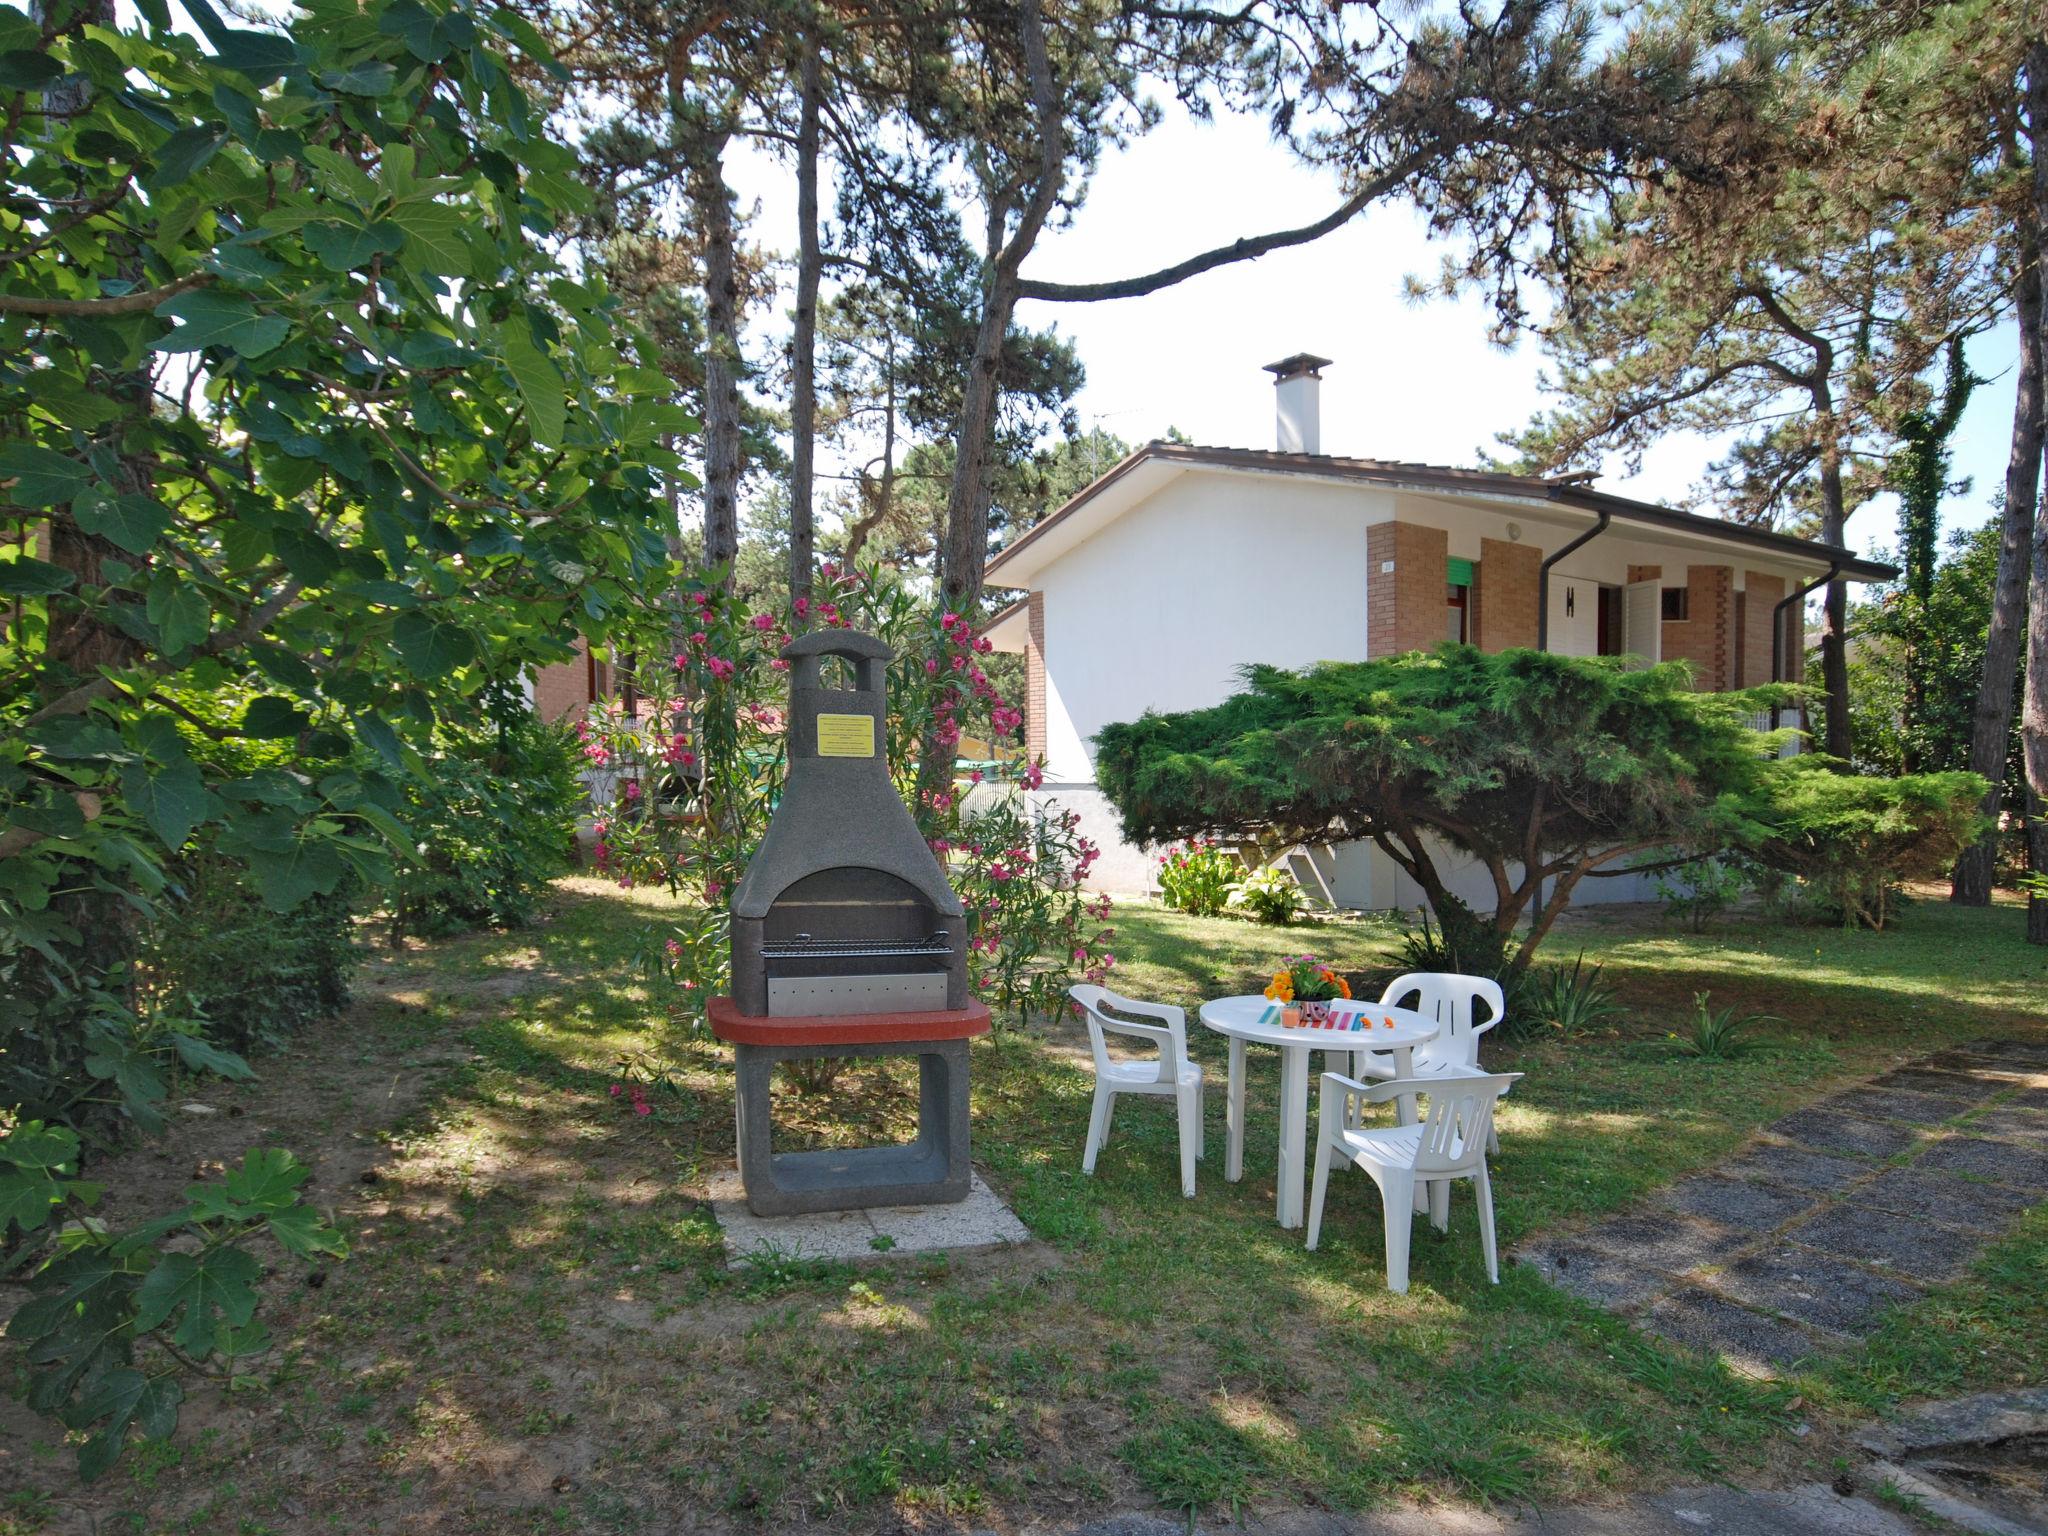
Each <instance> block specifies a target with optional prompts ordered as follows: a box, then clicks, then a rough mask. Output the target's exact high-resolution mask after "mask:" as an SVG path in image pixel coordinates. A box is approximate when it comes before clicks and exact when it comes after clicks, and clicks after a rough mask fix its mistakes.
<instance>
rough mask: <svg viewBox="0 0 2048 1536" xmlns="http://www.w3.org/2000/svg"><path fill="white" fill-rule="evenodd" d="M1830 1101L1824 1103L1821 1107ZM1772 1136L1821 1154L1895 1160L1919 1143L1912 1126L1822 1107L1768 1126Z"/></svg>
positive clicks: (1918, 1134) (1830, 1101) (1917, 1133)
mask: <svg viewBox="0 0 2048 1536" xmlns="http://www.w3.org/2000/svg"><path fill="white" fill-rule="evenodd" d="M1832 1102H1833V1101H1832V1100H1827V1101H1823V1103H1824V1104H1827V1103H1832ZM1770 1130H1771V1132H1772V1133H1773V1134H1774V1135H1778V1136H1782V1137H1784V1138H1785V1139H1786V1140H1787V1141H1789V1142H1793V1143H1795V1144H1797V1145H1799V1146H1802V1147H1814V1148H1818V1149H1819V1150H1820V1151H1823V1152H1848V1153H1851V1154H1853V1155H1855V1156H1857V1157H1896V1156H1897V1155H1898V1154H1899V1153H1901V1152H1904V1151H1905V1150H1906V1149H1907V1148H1909V1147H1911V1146H1912V1145H1914V1143H1916V1142H1917V1141H1919V1139H1920V1132H1919V1131H1917V1130H1915V1129H1914V1128H1913V1127H1911V1126H1906V1125H1894V1124H1892V1123H1891V1122H1890V1121H1886V1120H1864V1119H1860V1118H1858V1117H1857V1116H1855V1115H1848V1114H1842V1113H1839V1112H1837V1111H1834V1110H1831V1109H1828V1108H1825V1107H1822V1108H1817V1109H1803V1110H1801V1111H1800V1112H1799V1113H1798V1114H1796V1115H1787V1116H1786V1117H1785V1118H1784V1119H1782V1120H1780V1121H1778V1122H1777V1123H1776V1124H1775V1125H1773V1126H1771V1127H1770Z"/></svg>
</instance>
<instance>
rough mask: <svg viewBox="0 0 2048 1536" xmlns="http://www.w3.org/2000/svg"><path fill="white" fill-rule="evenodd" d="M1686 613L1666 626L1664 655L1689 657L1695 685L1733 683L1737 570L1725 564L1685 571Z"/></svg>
mask: <svg viewBox="0 0 2048 1536" xmlns="http://www.w3.org/2000/svg"><path fill="white" fill-rule="evenodd" d="M1685 586H1686V616H1685V617H1684V618H1683V619H1674V620H1671V621H1670V622H1668V623H1666V624H1665V626H1664V659H1665V660H1666V661H1689V662H1691V663H1692V669H1693V686H1694V687H1695V688H1699V689H1702V690H1705V691H1709V692H1712V691H1718V690H1720V689H1724V688H1727V687H1730V686H1731V685H1732V683H1733V680H1734V676H1735V572H1734V570H1733V569H1732V568H1730V567H1729V566H1725V565H1690V566H1687V567H1686V571H1685Z"/></svg>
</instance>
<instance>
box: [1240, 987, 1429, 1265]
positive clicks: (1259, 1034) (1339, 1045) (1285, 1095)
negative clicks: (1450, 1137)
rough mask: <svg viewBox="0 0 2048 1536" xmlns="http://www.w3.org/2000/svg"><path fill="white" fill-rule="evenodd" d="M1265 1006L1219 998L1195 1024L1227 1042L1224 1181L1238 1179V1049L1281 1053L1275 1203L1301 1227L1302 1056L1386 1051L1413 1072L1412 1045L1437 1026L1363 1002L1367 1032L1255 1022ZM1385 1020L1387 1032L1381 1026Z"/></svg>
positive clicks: (1344, 1068)
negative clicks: (1227, 1130)
mask: <svg viewBox="0 0 2048 1536" xmlns="http://www.w3.org/2000/svg"><path fill="white" fill-rule="evenodd" d="M1272 1006H1273V1005H1272V1002H1271V1000H1270V999H1268V998H1264V997H1259V996H1247V997H1219V998H1217V999H1216V1000H1215V1001H1213V1002H1207V1003H1204V1004H1202V1010H1201V1019H1202V1023H1203V1024H1204V1025H1205V1026H1207V1027H1208V1028H1210V1029H1213V1030H1215V1031H1216V1033H1217V1034H1219V1035H1226V1036H1228V1037H1229V1039H1230V1098H1229V1100H1228V1105H1229V1121H1228V1123H1229V1127H1230V1150H1229V1155H1228V1159H1227V1161H1226V1162H1225V1164H1224V1168H1223V1176H1224V1177H1225V1178H1226V1179H1228V1180H1230V1182H1231V1183H1233V1184H1235V1183H1236V1182H1237V1181H1238V1180H1239V1179H1241V1178H1243V1177H1244V1048H1245V1047H1246V1046H1247V1045H1273V1046H1278V1047H1279V1048H1280V1168H1279V1174H1278V1177H1276V1178H1275V1180H1274V1186H1275V1190H1276V1193H1275V1197H1274V1204H1275V1206H1276V1208H1277V1211H1278V1215H1279V1219H1280V1225H1281V1226H1283V1227H1298V1226H1300V1225H1301V1222H1302V1205H1303V1191H1304V1188H1305V1186H1306V1183H1307V1179H1308V1058H1309V1053H1310V1052H1311V1051H1322V1052H1323V1053H1324V1054H1325V1055H1326V1056H1333V1055H1341V1056H1344V1057H1346V1058H1349V1057H1350V1056H1352V1055H1354V1054H1359V1053H1363V1052H1366V1051H1386V1052H1389V1053H1390V1054H1391V1055H1392V1056H1393V1058H1394V1070H1395V1072H1396V1073H1397V1074H1398V1075H1399V1076H1401V1077H1409V1076H1412V1075H1413V1071H1414V1051H1415V1047H1416V1046H1418V1045H1421V1044H1422V1043H1423V1042H1424V1041H1426V1040H1434V1039H1435V1038H1436V1034H1437V1029H1438V1027H1439V1026H1438V1024H1437V1022H1436V1020H1435V1019H1432V1018H1427V1017H1425V1016H1424V1015H1422V1014H1419V1013H1416V1012H1414V1011H1413V1010H1411V1009H1407V1008H1386V1007H1382V1006H1381V1005H1380V1004H1378V1003H1370V1004H1367V1005H1366V1007H1365V1009H1364V1012H1365V1015H1366V1017H1367V1019H1369V1020H1370V1021H1371V1025H1372V1027H1371V1028H1370V1029H1351V1030H1345V1029H1289V1028H1287V1027H1286V1026H1285V1025H1284V1024H1282V1023H1281V1022H1280V1020H1279V1019H1278V1017H1275V1018H1274V1020H1273V1022H1272V1023H1270V1024H1265V1023H1261V1022H1260V1020H1261V1019H1263V1018H1264V1017H1265V1016H1266V1011H1267V1010H1268V1009H1269V1008H1271V1007H1272ZM1387 1019H1392V1020H1393V1021H1394V1027H1393V1028H1392V1029H1388V1028H1386V1026H1385V1023H1384V1021H1385V1020H1387ZM1331 1065H1332V1069H1333V1070H1335V1071H1339V1072H1344V1073H1347V1074H1349V1073H1350V1072H1351V1070H1352V1066H1353V1063H1352V1062H1351V1061H1349V1060H1348V1059H1347V1060H1345V1061H1343V1062H1341V1063H1332V1064H1331ZM1414 1111H1415V1103H1414V1101H1413V1100H1412V1099H1404V1100H1401V1101H1400V1102H1399V1103H1398V1104H1397V1105H1396V1113H1397V1114H1398V1115H1399V1116H1400V1119H1401V1123H1402V1124H1404V1125H1405V1124H1407V1123H1408V1122H1409V1120H1411V1119H1412V1118H1413V1116H1414Z"/></svg>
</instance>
